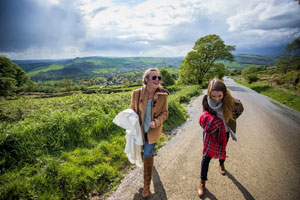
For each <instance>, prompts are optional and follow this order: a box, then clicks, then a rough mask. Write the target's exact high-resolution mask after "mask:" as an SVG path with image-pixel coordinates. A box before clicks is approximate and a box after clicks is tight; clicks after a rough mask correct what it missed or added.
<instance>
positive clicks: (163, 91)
mask: <svg viewBox="0 0 300 200" xmlns="http://www.w3.org/2000/svg"><path fill="white" fill-rule="evenodd" d="M169 94H170V93H169V91H168V90H166V89H163V88H157V89H156V91H155V93H154V95H153V100H156V99H157V98H158V96H168V95H169ZM148 95H149V94H148V91H147V89H146V86H145V85H144V86H143V87H142V94H141V96H140V100H142V99H144V101H145V100H147V99H148Z"/></svg>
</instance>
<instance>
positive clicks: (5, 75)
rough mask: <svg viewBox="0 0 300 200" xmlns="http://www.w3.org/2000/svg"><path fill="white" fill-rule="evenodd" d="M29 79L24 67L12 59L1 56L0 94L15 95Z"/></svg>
mask: <svg viewBox="0 0 300 200" xmlns="http://www.w3.org/2000/svg"><path fill="white" fill-rule="evenodd" d="M29 81H30V79H29V77H28V75H27V74H26V73H25V72H24V70H23V69H21V68H20V67H19V66H18V65H17V64H15V63H13V62H12V61H11V60H10V59H8V58H6V57H4V56H0V96H9V95H14V94H15V92H16V91H18V90H19V89H20V88H21V87H22V86H24V85H26V84H27V83H28V82H29Z"/></svg>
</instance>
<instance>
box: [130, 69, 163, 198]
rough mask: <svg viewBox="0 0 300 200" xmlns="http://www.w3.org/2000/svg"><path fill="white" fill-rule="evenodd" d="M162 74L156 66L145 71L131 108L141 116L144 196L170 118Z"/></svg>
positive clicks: (148, 190) (133, 96)
mask: <svg viewBox="0 0 300 200" xmlns="http://www.w3.org/2000/svg"><path fill="white" fill-rule="evenodd" d="M160 82H161V75H160V73H159V71H158V69H156V68H150V69H148V70H146V71H145V73H144V76H143V87H142V88H140V89H136V90H134V91H133V93H132V98H131V104H130V108H131V109H133V110H134V111H135V112H136V113H137V114H138V116H139V120H140V125H141V130H142V136H143V141H144V188H143V192H142V197H143V198H146V197H148V196H149V195H150V183H151V177H152V167H153V155H152V152H153V150H154V148H155V144H156V143H157V142H158V140H159V138H160V136H161V134H162V126H163V122H164V121H165V120H166V119H167V118H168V95H169V92H168V91H167V90H165V89H163V87H162V86H161V84H160Z"/></svg>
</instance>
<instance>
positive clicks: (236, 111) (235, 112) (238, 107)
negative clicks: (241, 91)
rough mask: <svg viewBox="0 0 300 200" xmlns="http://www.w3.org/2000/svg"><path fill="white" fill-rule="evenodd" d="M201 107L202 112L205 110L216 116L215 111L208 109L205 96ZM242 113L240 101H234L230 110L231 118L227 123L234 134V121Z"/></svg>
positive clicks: (242, 108)
mask: <svg viewBox="0 0 300 200" xmlns="http://www.w3.org/2000/svg"><path fill="white" fill-rule="evenodd" d="M202 105H203V111H204V110H206V111H208V112H209V113H211V114H213V115H215V116H217V113H216V111H214V110H213V109H212V108H210V107H209V105H208V101H207V95H205V96H204V97H203V101H202ZM243 111H244V107H243V104H242V102H241V101H240V100H238V99H234V106H233V108H232V118H233V119H230V120H229V121H228V123H227V126H228V127H229V128H230V129H231V130H232V131H233V132H234V133H236V119H237V118H238V117H239V116H240V115H241V114H242V113H243Z"/></svg>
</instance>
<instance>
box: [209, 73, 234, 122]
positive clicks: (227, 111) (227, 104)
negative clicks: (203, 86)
mask: <svg viewBox="0 0 300 200" xmlns="http://www.w3.org/2000/svg"><path fill="white" fill-rule="evenodd" d="M212 91H221V92H222V93H223V99H222V102H223V106H222V109H223V115H224V119H225V122H228V121H229V120H230V119H233V118H232V109H233V106H234V100H233V98H232V96H231V93H230V90H229V89H228V88H227V87H226V85H225V84H224V82H223V81H221V80H219V79H217V78H214V79H213V80H211V81H210V82H209V84H208V87H207V95H208V96H209V97H210V98H212V97H211V92H212Z"/></svg>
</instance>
